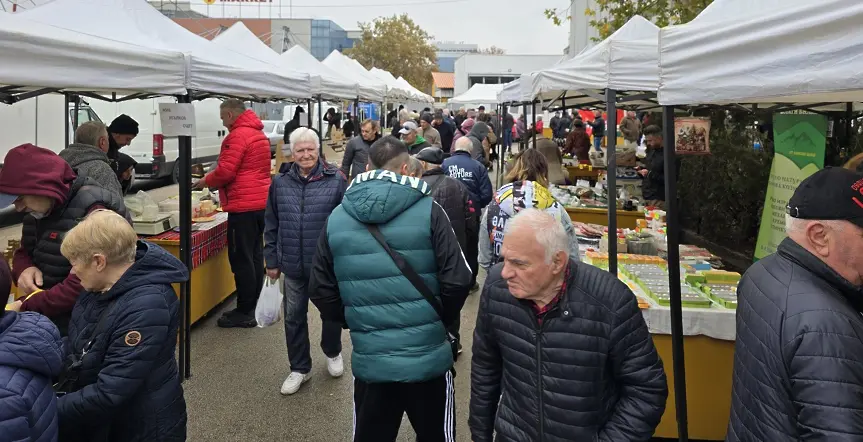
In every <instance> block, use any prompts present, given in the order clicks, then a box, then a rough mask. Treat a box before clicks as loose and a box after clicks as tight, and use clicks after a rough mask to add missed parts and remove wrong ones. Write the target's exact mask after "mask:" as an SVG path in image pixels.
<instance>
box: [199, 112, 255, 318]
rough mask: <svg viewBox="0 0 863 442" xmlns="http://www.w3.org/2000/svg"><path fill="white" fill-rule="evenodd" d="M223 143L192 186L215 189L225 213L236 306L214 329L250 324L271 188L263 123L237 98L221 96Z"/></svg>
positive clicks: (253, 316) (252, 315)
mask: <svg viewBox="0 0 863 442" xmlns="http://www.w3.org/2000/svg"><path fill="white" fill-rule="evenodd" d="M220 115H221V118H222V123H223V124H224V125H225V127H226V128H228V130H229V131H230V133H229V134H228V136H227V137H225V140H224V141H222V150H221V152H220V153H219V162H218V164H217V165H216V169H215V170H213V171H212V172H210V173H208V174H207V175H206V176H205V177H204V178H203V179H202V180H201V181H199V182H198V183H197V184H196V185H195V187H196V188H199V189H200V188H203V187H204V186H207V187H210V188H214V189H217V190H219V200H220V201H221V203H222V210H224V211H225V212H227V213H228V260H229V261H230V262H231V271H232V272H233V273H234V282H235V283H236V285H237V308H236V309H234V310H231V311H229V312H226V313H225V314H224V315H222V317H221V318H219V320H218V322H217V324H218V325H219V327H225V328H229V327H254V326H255V325H256V322H255V315H254V313H255V305H256V304H257V303H258V295H259V294H260V293H261V289H262V288H263V286H264V250H263V248H264V246H263V244H264V240H263V235H264V209H266V207H267V193H268V191H269V188H270V181H271V178H270V140H269V138H267V136H266V135H264V132H263V129H264V124H263V123H261V120H260V119H259V118H258V116H257V115H255V113H254V112H253V111H251V110H247V109H246V106H245V105H244V104H243V102H242V101H240V100H236V99H229V100H225V101H224V102H223V103H222V105H221V106H220Z"/></svg>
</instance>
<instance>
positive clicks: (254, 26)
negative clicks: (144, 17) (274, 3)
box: [150, 0, 360, 60]
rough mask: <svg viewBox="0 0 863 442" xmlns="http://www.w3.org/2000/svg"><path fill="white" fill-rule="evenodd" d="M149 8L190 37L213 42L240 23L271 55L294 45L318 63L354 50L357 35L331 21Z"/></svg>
mask: <svg viewBox="0 0 863 442" xmlns="http://www.w3.org/2000/svg"><path fill="white" fill-rule="evenodd" d="M150 4H151V5H153V7H155V8H156V9H158V10H159V11H160V12H161V13H162V14H164V15H165V16H167V17H170V18H171V19H172V20H174V22H176V23H177V24H179V25H180V26H182V27H184V28H186V29H188V30H189V31H191V32H192V33H195V34H198V35H200V36H202V37H204V38H207V39H210V40H212V39H213V38H214V37H215V36H217V35H219V33H220V32H221V31H223V30H225V29H228V28H230V27H231V26H232V25H233V24H234V23H237V22H239V21H241V22H243V24H245V25H246V27H248V28H249V30H250V31H252V32H253V33H254V34H255V35H257V36H258V38H260V39H261V41H263V42H264V43H266V44H267V45H268V46H270V47H271V48H273V50H274V51H276V52H278V53H282V52H285V51H287V50H288V49H290V48H291V47H293V46H295V45H299V46H300V47H302V48H303V49H305V50H307V51H308V52H309V53H311V54H312V55H313V56H314V57H315V58H317V59H318V60H323V59H325V58H326V57H327V55H329V54H330V52H332V51H334V50H335V51H340V52H341V51H344V50H345V49H350V48H352V47H354V43H356V42H357V41H358V40H359V37H360V32H359V31H346V30H344V29H343V28H342V27H341V26H339V25H338V24H336V23H335V22H333V21H332V20H316V19H309V18H240V19H238V18H214V17H207V16H206V15H205V14H202V13H200V12H198V11H195V10H193V9H192V8H191V6H190V4H189V2H188V1H187V2H182V1H165V0H151V1H150Z"/></svg>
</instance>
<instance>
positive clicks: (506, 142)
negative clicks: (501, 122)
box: [503, 129, 512, 149]
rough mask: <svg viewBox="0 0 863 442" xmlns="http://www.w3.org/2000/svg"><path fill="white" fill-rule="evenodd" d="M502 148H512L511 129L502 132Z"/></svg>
mask: <svg viewBox="0 0 863 442" xmlns="http://www.w3.org/2000/svg"><path fill="white" fill-rule="evenodd" d="M503 147H505V148H507V149H509V148H510V147H512V129H510V130H506V129H504V130H503Z"/></svg>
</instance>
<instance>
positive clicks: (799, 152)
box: [755, 114, 827, 261]
mask: <svg viewBox="0 0 863 442" xmlns="http://www.w3.org/2000/svg"><path fill="white" fill-rule="evenodd" d="M773 139H774V151H775V154H774V155H773V165H772V166H771V167H770V181H769V182H768V184H767V194H766V195H765V196H764V210H763V211H762V214H761V228H760V229H759V230H758V243H757V244H756V246H755V261H758V260H759V259H761V258H764V257H766V256H767V255H770V254H772V253H775V252H776V248H777V247H778V246H779V243H781V242H782V240H783V239H785V236H786V234H785V206H787V205H788V200H790V199H791V195H793V194H794V191H795V190H796V189H797V186H798V185H799V184H800V182H801V181H803V180H805V179H806V178H807V177H809V175H812V174H813V173H815V172H817V171H819V170H821V169H822V168H823V167H824V150H825V148H826V146H827V117H825V116H824V115H818V114H778V115H775V116H774V118H773Z"/></svg>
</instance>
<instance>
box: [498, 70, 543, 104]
mask: <svg viewBox="0 0 863 442" xmlns="http://www.w3.org/2000/svg"><path fill="white" fill-rule="evenodd" d="M533 76H534V73H529V74H521V76H520V77H518V78H517V79H515V80H513V81H510V82H509V83H506V84H504V85H503V87H502V88H501V90H500V92H499V93H498V94H497V98H498V101H500V102H501V103H524V102H530V101H531V100H533V98H534V97H533V94H532V92H531V88H532V87H533Z"/></svg>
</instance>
